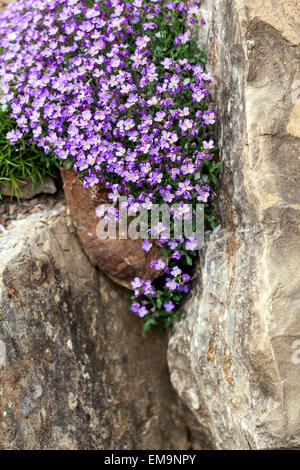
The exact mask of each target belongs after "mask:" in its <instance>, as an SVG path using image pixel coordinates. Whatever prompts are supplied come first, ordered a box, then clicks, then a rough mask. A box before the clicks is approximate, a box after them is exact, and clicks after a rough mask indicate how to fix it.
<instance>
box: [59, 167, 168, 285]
mask: <svg viewBox="0 0 300 470" xmlns="http://www.w3.org/2000/svg"><path fill="white" fill-rule="evenodd" d="M61 175H62V178H63V182H64V191H65V195H66V200H67V202H68V205H69V208H70V214H71V216H72V219H73V220H74V223H75V225H76V228H77V233H78V236H79V238H80V241H81V243H82V246H83V249H84V251H85V253H86V254H87V256H88V257H89V259H90V260H91V262H92V264H93V265H95V266H97V267H98V268H99V269H101V271H102V272H104V273H105V274H106V275H107V276H109V277H110V278H111V279H112V280H113V281H115V282H116V283H117V284H120V285H121V286H123V287H127V288H128V289H132V287H131V284H130V283H131V281H132V279H134V278H135V277H136V276H137V277H140V278H141V279H144V280H147V279H151V280H153V279H155V278H156V277H158V276H159V275H161V271H156V270H155V269H151V268H150V263H151V260H153V259H155V258H158V257H159V253H158V252H153V253H151V254H150V253H146V252H145V251H144V250H143V249H142V247H141V244H142V242H141V240H131V239H130V238H128V239H125V240H121V239H118V238H117V239H115V240H111V239H106V240H103V239H99V238H98V237H97V224H98V222H99V218H98V217H97V215H96V213H95V209H96V208H97V207H99V205H100V204H108V203H109V199H108V190H106V189H105V188H102V187H98V186H97V187H94V188H90V189H84V188H83V186H82V181H81V180H80V179H79V178H78V177H77V176H76V174H75V173H74V172H73V171H72V170H66V169H65V168H63V167H61Z"/></svg>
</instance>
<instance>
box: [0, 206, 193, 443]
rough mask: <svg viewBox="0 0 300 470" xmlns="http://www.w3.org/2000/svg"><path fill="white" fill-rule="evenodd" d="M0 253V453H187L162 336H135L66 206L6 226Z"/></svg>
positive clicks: (118, 292) (135, 323)
mask: <svg viewBox="0 0 300 470" xmlns="http://www.w3.org/2000/svg"><path fill="white" fill-rule="evenodd" d="M0 251H1V258H0V448H1V449H5V450H7V449H13V450H16V449H25V450H26V449H45V450H46V449H50V450H51V449H75V450H77V449H109V450H111V449H131V450H132V449H187V448H189V445H190V444H189V442H188V439H187V428H186V425H185V424H184V422H183V421H182V419H181V417H180V414H179V411H178V406H177V401H176V399H177V398H176V394H175V392H174V391H173V389H172V387H171V384H170V382H169V377H168V370H167V364H166V338H165V336H163V335H161V333H160V332H159V331H158V330H157V331H154V330H153V331H152V332H149V333H142V328H141V327H142V325H141V322H140V320H139V319H138V318H137V317H135V316H134V315H133V314H132V313H130V312H129V311H128V305H127V301H126V291H125V290H124V289H122V288H121V287H119V286H116V285H115V284H113V283H112V282H111V281H110V280H108V279H107V278H106V277H105V276H104V275H103V274H101V273H100V272H99V271H98V270H97V269H95V268H94V267H93V266H92V265H91V264H90V262H89V260H88V259H87V257H86V255H85V254H84V252H83V250H82V248H81V245H80V243H79V240H78V238H77V236H76V232H75V229H74V227H73V224H72V222H71V218H70V216H68V215H67V210H66V206H65V205H64V204H61V205H60V206H57V208H56V209H53V210H52V211H48V212H40V213H38V214H33V215H30V216H28V217H27V218H26V219H23V220H20V221H15V222H12V224H11V225H10V227H9V232H8V234H7V235H6V236H4V235H0Z"/></svg>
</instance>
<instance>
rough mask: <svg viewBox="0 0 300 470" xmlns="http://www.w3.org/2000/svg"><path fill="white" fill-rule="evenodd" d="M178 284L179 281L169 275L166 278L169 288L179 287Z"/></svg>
mask: <svg viewBox="0 0 300 470" xmlns="http://www.w3.org/2000/svg"><path fill="white" fill-rule="evenodd" d="M177 286H178V283H177V282H176V281H174V279H170V278H169V277H167V279H166V287H167V288H168V289H169V290H172V291H173V290H176V289H177Z"/></svg>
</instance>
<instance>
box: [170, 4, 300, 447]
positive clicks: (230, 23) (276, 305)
mask: <svg viewBox="0 0 300 470" xmlns="http://www.w3.org/2000/svg"><path fill="white" fill-rule="evenodd" d="M299 6H300V5H299V1H292V0H289V1H288V0H287V1H283V0H281V1H280V0H276V1H272V2H271V1H258V0H245V2H240V1H238V0H233V1H231V0H215V1H208V0H205V1H203V2H202V12H201V17H204V18H205V19H206V20H207V27H206V29H202V30H201V33H200V40H201V41H202V40H203V39H204V38H205V40H206V41H207V44H208V53H209V69H210V70H211V71H212V72H213V76H214V80H215V85H214V87H213V100H214V104H215V106H216V112H217V122H218V126H217V137H218V141H219V146H220V155H221V159H222V167H221V173H220V189H219V194H218V198H217V201H218V212H219V217H220V222H221V225H222V229H221V230H220V231H219V232H217V233H213V234H211V235H210V236H209V238H208V240H207V242H206V244H205V247H204V249H203V250H202V253H201V262H200V266H199V269H198V272H199V281H198V282H197V283H196V285H195V289H194V290H193V293H192V294H191V296H190V298H189V299H188V301H187V302H186V304H185V306H184V308H183V316H184V317H183V319H182V321H181V322H179V323H178V324H176V325H175V328H174V329H173V332H172V334H171V337H170V341H169V349H168V363H169V369H170V373H171V380H172V383H173V385H174V387H175V388H176V390H177V391H178V393H179V395H180V397H181V399H182V400H183V402H184V403H185V405H186V406H187V407H188V408H189V410H190V411H191V412H192V414H193V418H194V420H195V421H196V423H197V425H196V427H197V426H198V433H199V435H200V433H201V434H204V435H205V436H206V437H207V439H208V440H209V441H210V442H211V445H212V446H214V447H216V448H218V449H251V448H252V449H276V448H285V449H288V448H300V364H299V363H300V360H299V357H300V342H299V340H300V272H299V265H300V236H299V235H300V233H299V232H300V230H299V211H300V184H299V178H300V151H299V144H300V141H299V138H298V137H299V133H298V129H299V126H298V124H297V123H296V121H295V119H296V117H297V116H298V108H299V102H300V101H299V98H300V86H299V85H300V81H299V80H300V75H299V70H300V68H299V65H300V49H299V42H300V35H299V23H300V8H299ZM291 122H293V124H291ZM196 432H197V430H196Z"/></svg>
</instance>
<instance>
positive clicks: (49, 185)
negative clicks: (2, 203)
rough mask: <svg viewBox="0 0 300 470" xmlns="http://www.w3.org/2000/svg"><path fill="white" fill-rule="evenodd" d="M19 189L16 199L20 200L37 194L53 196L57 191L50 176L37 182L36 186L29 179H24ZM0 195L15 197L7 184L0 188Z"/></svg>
mask: <svg viewBox="0 0 300 470" xmlns="http://www.w3.org/2000/svg"><path fill="white" fill-rule="evenodd" d="M19 188H20V192H18V197H20V198H21V199H32V198H33V197H35V196H37V195H38V194H55V193H56V191H57V189H56V185H55V182H54V181H53V179H52V178H51V177H50V176H45V178H44V179H43V181H38V182H37V183H36V184H35V183H34V182H33V181H32V180H31V179H30V178H26V179H25V181H24V182H23V183H19ZM0 194H1V196H11V195H13V196H15V194H13V193H12V188H11V186H10V185H9V184H5V185H1V186H0Z"/></svg>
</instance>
